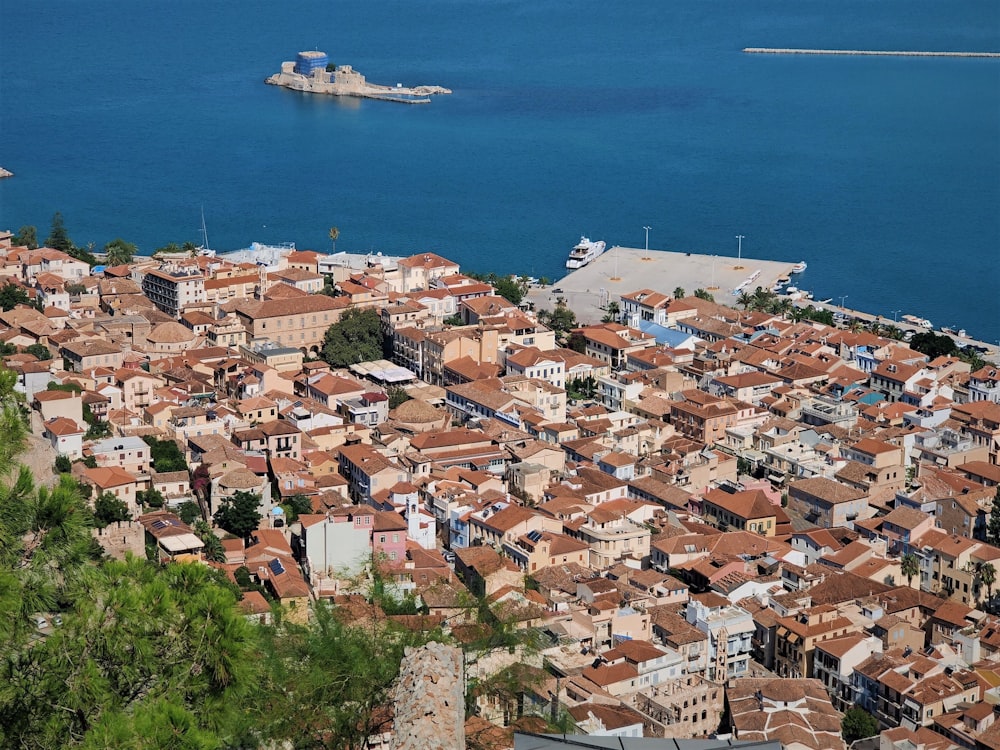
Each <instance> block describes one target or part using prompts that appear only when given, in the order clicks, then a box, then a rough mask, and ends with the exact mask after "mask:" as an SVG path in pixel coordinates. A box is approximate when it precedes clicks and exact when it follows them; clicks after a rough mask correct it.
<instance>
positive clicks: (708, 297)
mask: <svg viewBox="0 0 1000 750" xmlns="http://www.w3.org/2000/svg"><path fill="white" fill-rule="evenodd" d="M694 296H695V297H697V298H698V299H703V300H705V301H706V302H715V297H713V296H712V294H711V293H710V292H709V291H708V290H706V289H695V290H694Z"/></svg>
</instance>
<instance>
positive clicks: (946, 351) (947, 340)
mask: <svg viewBox="0 0 1000 750" xmlns="http://www.w3.org/2000/svg"><path fill="white" fill-rule="evenodd" d="M910 348H911V349H913V350H914V351H918V352H920V353H921V354H926V355H927V356H928V357H930V358H931V359H935V358H936V357H946V356H949V355H951V354H958V345H957V344H956V343H955V339H953V338H952V337H951V336H948V335H946V334H944V333H941V334H937V333H934V331H921V332H920V333H917V334H914V336H913V338H912V339H910Z"/></svg>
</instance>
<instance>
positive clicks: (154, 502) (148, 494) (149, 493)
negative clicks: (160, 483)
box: [135, 487, 166, 508]
mask: <svg viewBox="0 0 1000 750" xmlns="http://www.w3.org/2000/svg"><path fill="white" fill-rule="evenodd" d="M135 499H136V501H138V502H139V503H140V504H141V505H145V506H146V507H149V508H162V507H163V504H164V503H165V502H166V499H165V498H164V497H163V493H162V492H160V491H159V490H158V489H156V488H155V487H150V488H149V489H148V490H139V491H138V492H136V493H135Z"/></svg>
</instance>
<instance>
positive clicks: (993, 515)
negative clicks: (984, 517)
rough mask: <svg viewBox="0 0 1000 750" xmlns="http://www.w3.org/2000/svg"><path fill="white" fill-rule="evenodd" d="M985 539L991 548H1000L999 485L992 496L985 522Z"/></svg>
mask: <svg viewBox="0 0 1000 750" xmlns="http://www.w3.org/2000/svg"><path fill="white" fill-rule="evenodd" d="M986 538H987V539H989V541H990V544H992V545H993V546H1000V484H998V485H997V489H996V492H995V493H994V494H993V507H991V508H990V518H989V520H988V521H987V522H986Z"/></svg>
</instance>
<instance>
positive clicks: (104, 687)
mask: <svg viewBox="0 0 1000 750" xmlns="http://www.w3.org/2000/svg"><path fill="white" fill-rule="evenodd" d="M71 578H72V579H73V583H72V585H71V586H70V587H69V590H68V593H67V604H66V609H67V611H66V615H65V618H64V623H63V626H62V627H60V628H57V629H55V630H54V631H53V632H52V633H51V634H50V635H49V636H48V637H46V638H44V639H41V640H37V641H35V642H34V643H33V644H30V645H29V644H28V643H27V642H26V641H24V642H23V645H19V646H18V647H16V648H10V649H8V650H7V652H6V653H5V656H4V658H3V659H2V660H0V681H2V683H3V685H4V689H3V690H2V691H0V738H2V744H3V745H4V746H5V747H34V748H47V747H67V746H79V747H84V748H98V747H100V748H105V747H130V748H149V750H152V749H153V748H198V749H199V750H202V749H203V748H209V747H222V746H224V745H223V741H222V738H223V737H226V738H227V740H228V741H227V742H226V743H225V745H226V746H231V747H238V746H244V747H245V746H249V744H248V743H245V742H243V741H242V738H243V737H244V736H245V732H246V729H247V728H248V722H249V719H250V717H249V716H248V712H247V709H248V708H249V707H250V706H251V705H252V704H251V703H250V701H249V700H248V698H247V697H248V696H249V695H251V694H252V692H253V691H254V687H255V685H259V684H260V682H259V680H260V677H259V676H258V675H257V674H256V671H257V666H256V665H257V664H258V663H259V660H258V658H257V654H256V632H257V631H256V630H255V629H254V627H253V626H252V625H251V624H250V623H248V622H247V621H246V620H245V619H244V618H243V617H242V615H241V614H240V612H239V611H238V609H237V608H236V606H235V605H236V595H235V594H234V593H233V591H232V589H231V588H230V587H229V586H226V585H224V584H222V583H221V581H220V579H219V577H218V576H217V575H216V573H215V571H212V570H211V569H209V568H207V567H206V566H202V565H168V566H162V567H161V566H157V565H153V564H150V563H149V562H147V561H145V560H140V559H135V558H130V559H128V560H126V561H124V562H119V561H115V560H109V561H104V562H102V563H100V564H97V565H90V566H86V567H78V568H77V569H76V570H75V571H73V575H72V576H71Z"/></svg>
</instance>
